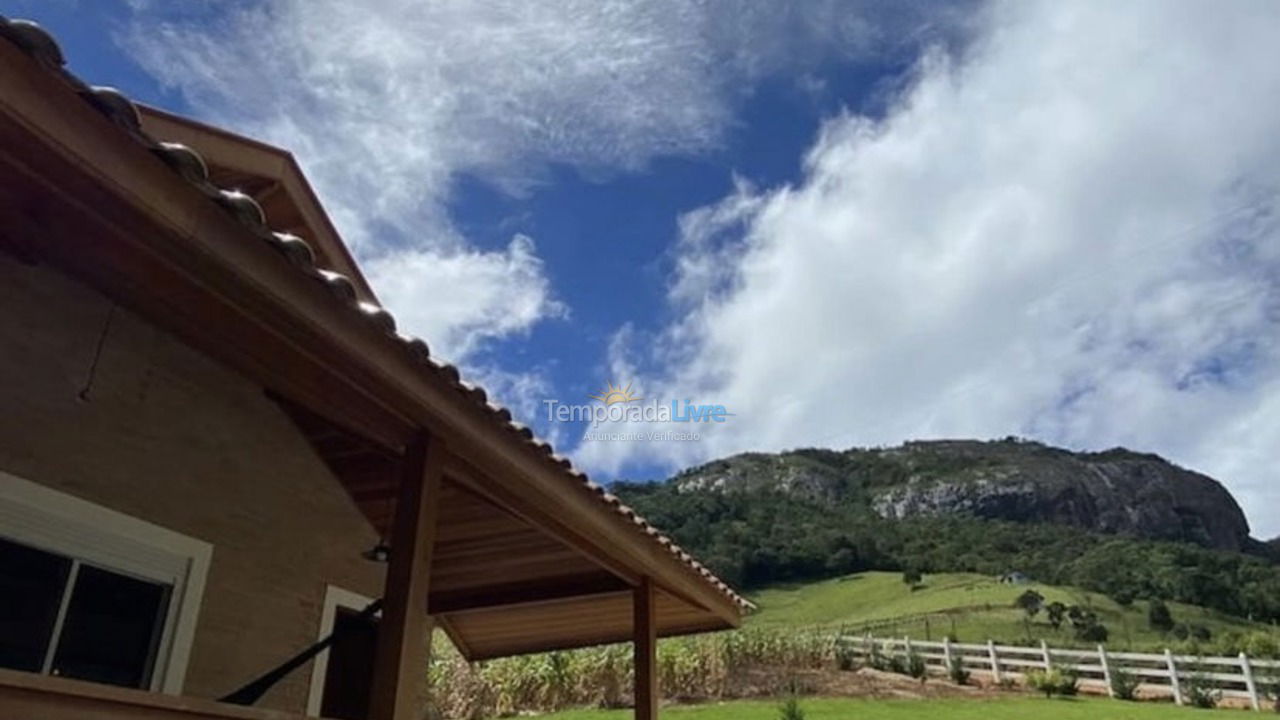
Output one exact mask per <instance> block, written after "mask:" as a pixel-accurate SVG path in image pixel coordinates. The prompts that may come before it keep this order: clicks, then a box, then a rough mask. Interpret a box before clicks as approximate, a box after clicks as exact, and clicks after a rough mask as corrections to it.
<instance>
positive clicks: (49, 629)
mask: <svg viewBox="0 0 1280 720" xmlns="http://www.w3.org/2000/svg"><path fill="white" fill-rule="evenodd" d="M70 570H71V560H70V559H69V558H65V557H62V556H61V555H54V554H53V553H47V552H44V551H43V550H37V549H35V548H32V547H28V546H26V545H21V544H19V543H15V542H11V541H9V540H4V539H0V667H6V668H12V669H14V670H25V671H27V672H39V671H40V670H41V669H43V667H44V656H45V652H46V651H47V650H48V648H49V640H50V638H51V637H52V635H53V624H54V622H55V621H56V620H57V617H58V606H59V604H60V603H61V602H62V592H63V589H64V588H65V586H66V582H67V573H68V572H70Z"/></svg>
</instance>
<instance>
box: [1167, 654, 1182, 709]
mask: <svg viewBox="0 0 1280 720" xmlns="http://www.w3.org/2000/svg"><path fill="white" fill-rule="evenodd" d="M1164 663H1165V665H1167V666H1168V667H1169V686H1170V687H1172V688H1173V701H1174V702H1176V703H1177V704H1179V705H1181V704H1182V683H1180V682H1178V663H1176V662H1174V660H1173V651H1172V650H1170V649H1169V648H1165V649H1164Z"/></svg>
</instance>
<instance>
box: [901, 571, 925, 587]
mask: <svg viewBox="0 0 1280 720" xmlns="http://www.w3.org/2000/svg"><path fill="white" fill-rule="evenodd" d="M921 580H924V576H923V575H921V574H920V571H919V570H917V569H915V568H907V569H906V570H903V571H902V582H904V583H906V584H907V585H910V586H911V587H913V588H914V587H915V586H916V585H919V584H920V581H921Z"/></svg>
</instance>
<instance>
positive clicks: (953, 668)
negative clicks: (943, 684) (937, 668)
mask: <svg viewBox="0 0 1280 720" xmlns="http://www.w3.org/2000/svg"><path fill="white" fill-rule="evenodd" d="M947 674H948V675H950V676H951V682H953V683H955V684H957V685H968V684H969V675H970V673H969V669H968V668H966V667H965V666H964V658H963V657H962V656H960V655H953V656H952V657H951V663H950V664H949V665H948V666H947Z"/></svg>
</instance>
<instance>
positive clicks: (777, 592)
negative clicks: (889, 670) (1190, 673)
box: [748, 572, 1267, 649]
mask: <svg viewBox="0 0 1280 720" xmlns="http://www.w3.org/2000/svg"><path fill="white" fill-rule="evenodd" d="M1029 588H1034V589H1035V590H1036V591H1038V592H1040V593H1041V594H1042V595H1044V596H1045V598H1046V602H1052V601H1054V600H1057V601H1059V602H1062V603H1064V604H1066V605H1073V604H1075V605H1089V606H1091V607H1092V608H1093V609H1094V610H1095V611H1096V612H1097V613H1098V615H1099V617H1100V619H1101V620H1102V622H1103V624H1104V625H1106V626H1107V628H1108V629H1109V630H1110V631H1111V640H1110V642H1109V645H1111V646H1112V647H1115V648H1117V649H1124V648H1126V647H1134V648H1144V647H1155V646H1160V645H1162V644H1163V643H1165V642H1166V638H1163V637H1161V636H1160V635H1159V634H1158V633H1155V632H1153V631H1151V630H1150V629H1149V628H1148V627H1147V622H1146V611H1147V606H1146V603H1145V602H1135V603H1133V605H1131V606H1130V607H1128V608H1123V607H1121V606H1120V605H1118V604H1117V603H1116V602H1115V601H1114V600H1112V599H1110V598H1108V597H1106V596H1104V595H1099V594H1097V593H1090V592H1086V591H1083V590H1079V589H1077V588H1070V587H1054V586H1048V585H1041V584H1038V583H1032V584H1030V585H1023V586H1018V585H1002V584H1000V583H998V582H996V581H995V579H993V578H991V577H988V576H985V575H973V574H964V573H941V574H937V575H926V576H925V579H924V584H923V586H922V587H920V588H918V589H916V590H914V591H912V590H911V588H910V587H908V586H907V585H906V584H904V583H903V582H902V575H901V574H900V573H888V572H868V573H858V574H856V575H848V576H845V577H842V578H836V579H834V580H825V581H822V582H816V583H809V584H806V585H797V586H794V587H784V588H773V589H768V590H763V591H761V592H759V593H757V594H755V595H754V596H752V598H751V599H752V600H753V601H755V602H756V604H757V605H759V607H760V611H759V612H758V613H756V614H755V615H754V616H752V617H751V618H750V619H749V621H748V622H749V624H750V625H754V626H761V627H800V626H814V625H825V626H840V625H858V624H862V623H867V622H870V621H877V620H885V619H895V618H896V619H900V622H899V623H898V624H897V625H896V626H892V625H891V626H889V627H886V628H883V629H878V630H876V631H875V634H877V635H894V636H898V635H911V636H912V637H915V638H921V639H924V638H925V637H926V635H928V636H929V638H931V639H934V640H937V639H940V638H941V637H943V636H944V635H947V634H949V633H954V634H955V635H956V637H957V638H958V639H959V640H960V641H961V642H983V641H986V640H987V639H988V638H995V639H998V640H1005V641H1010V642H1012V641H1016V640H1018V639H1021V638H1024V637H1025V636H1026V634H1027V633H1026V627H1025V625H1024V621H1023V614H1022V612H1021V611H1019V610H1015V609H1014V608H1013V607H1012V605H1013V600H1014V598H1016V597H1017V596H1018V595H1019V594H1021V593H1023V592H1024V591H1026V590H1027V589H1029ZM1169 607H1170V609H1171V610H1172V612H1173V616H1174V619H1175V620H1176V621H1178V622H1186V623H1198V624H1201V625H1205V626H1207V627H1208V628H1209V629H1210V630H1212V631H1213V633H1214V635H1215V636H1217V635H1219V634H1221V633H1223V632H1225V631H1227V630H1238V631H1242V632H1247V631H1249V630H1258V629H1267V626H1265V625H1256V624H1252V623H1249V622H1246V621H1244V620H1240V619H1237V618H1232V617H1230V616H1227V615H1223V614H1221V613H1216V612H1212V611H1209V610H1205V609H1204V608H1199V607H1195V606H1191V605H1180V604H1178V603H1170V605H1169ZM928 613H947V616H946V617H937V616H934V617H931V618H929V620H928V624H927V626H926V622H925V621H924V619H923V618H921V617H919V616H921V615H923V614H928ZM1037 620H1038V621H1039V622H1034V623H1033V624H1032V636H1033V637H1034V638H1035V639H1037V640H1038V639H1041V638H1043V639H1046V640H1049V641H1050V642H1051V643H1053V644H1055V645H1068V644H1071V641H1072V638H1071V634H1070V631H1069V630H1065V629H1064V630H1061V631H1058V632H1055V631H1054V630H1053V629H1052V628H1051V627H1050V626H1049V625H1048V623H1047V622H1045V621H1044V616H1043V614H1042V615H1041V616H1040V617H1038V618H1037Z"/></svg>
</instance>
